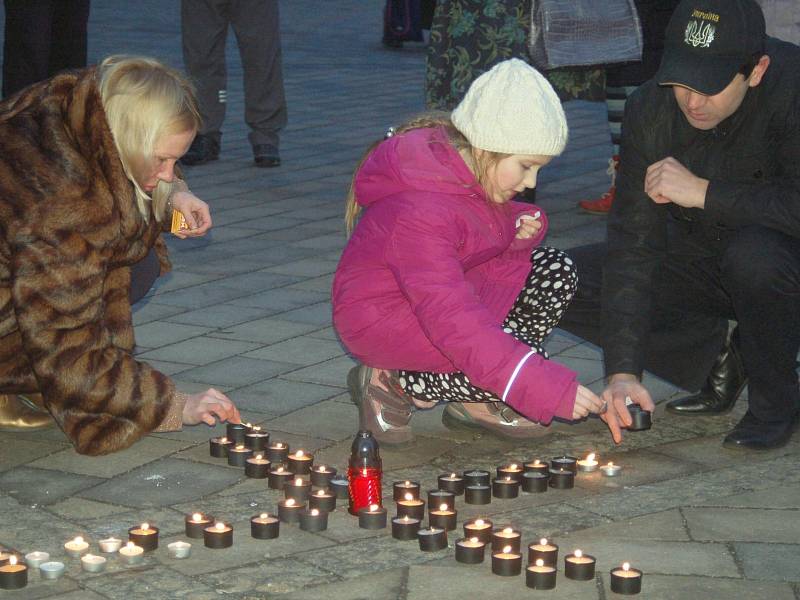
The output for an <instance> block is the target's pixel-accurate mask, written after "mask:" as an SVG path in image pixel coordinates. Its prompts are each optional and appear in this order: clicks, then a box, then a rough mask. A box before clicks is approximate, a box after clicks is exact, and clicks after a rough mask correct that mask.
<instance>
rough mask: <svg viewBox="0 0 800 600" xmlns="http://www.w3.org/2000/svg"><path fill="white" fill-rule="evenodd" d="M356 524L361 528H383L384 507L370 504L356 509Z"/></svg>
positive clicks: (384, 521)
mask: <svg viewBox="0 0 800 600" xmlns="http://www.w3.org/2000/svg"><path fill="white" fill-rule="evenodd" d="M358 526H359V527H360V528H361V529H383V528H384V527H386V509H385V508H383V507H382V506H379V505H377V504H370V505H369V506H365V507H364V508H362V509H361V510H359V511H358Z"/></svg>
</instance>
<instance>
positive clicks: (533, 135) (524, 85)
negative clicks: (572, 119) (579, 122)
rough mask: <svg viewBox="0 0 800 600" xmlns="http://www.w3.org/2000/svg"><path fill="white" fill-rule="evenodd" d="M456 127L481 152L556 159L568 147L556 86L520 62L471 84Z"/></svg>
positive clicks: (510, 62)
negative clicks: (542, 156) (537, 155)
mask: <svg viewBox="0 0 800 600" xmlns="http://www.w3.org/2000/svg"><path fill="white" fill-rule="evenodd" d="M450 118H451V119H452V121H453V125H455V126H456V128H457V129H458V130H459V131H460V132H461V133H463V134H464V136H465V137H466V138H467V139H468V140H469V143H470V144H472V145H473V146H475V147H476V148H481V149H482V150H489V151H490V152H503V153H505V154H543V155H545V156H556V155H558V154H561V152H562V151H563V150H564V146H566V145H567V135H568V133H567V119H566V117H564V109H563V108H561V101H560V100H559V99H558V96H557V95H556V93H555V91H553V87H552V86H551V85H550V83H549V82H548V81H547V80H546V79H545V78H544V77H543V76H542V74H541V73H539V72H538V71H537V70H536V69H534V68H533V67H531V66H530V65H529V64H527V63H525V62H524V61H521V60H519V59H518V58H512V59H510V60H506V61H503V62H501V63H499V64H497V65H495V66H494V67H493V68H492V69H491V70H490V71H487V72H486V73H484V74H483V75H481V76H480V77H478V78H477V79H476V80H475V81H473V82H472V85H471V86H469V90H468V91H467V95H466V96H464V99H463V100H462V101H461V103H460V104H459V105H458V106H456V108H455V110H453V112H452V114H451V115H450Z"/></svg>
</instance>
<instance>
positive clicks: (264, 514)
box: [259, 513, 269, 519]
mask: <svg viewBox="0 0 800 600" xmlns="http://www.w3.org/2000/svg"><path fill="white" fill-rule="evenodd" d="M259 517H261V518H262V519H266V518H268V517H269V515H268V514H267V513H261V514H260V515H259Z"/></svg>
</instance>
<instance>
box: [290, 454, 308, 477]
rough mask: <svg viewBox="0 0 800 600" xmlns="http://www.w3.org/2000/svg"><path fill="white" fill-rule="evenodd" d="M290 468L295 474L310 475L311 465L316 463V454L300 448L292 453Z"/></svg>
mask: <svg viewBox="0 0 800 600" xmlns="http://www.w3.org/2000/svg"><path fill="white" fill-rule="evenodd" d="M288 461H289V470H290V471H291V472H292V473H294V474H295V475H308V474H309V473H311V465H312V464H313V463H314V455H313V454H309V453H307V452H304V451H303V450H298V451H297V452H295V453H294V454H290V455H289V458H288Z"/></svg>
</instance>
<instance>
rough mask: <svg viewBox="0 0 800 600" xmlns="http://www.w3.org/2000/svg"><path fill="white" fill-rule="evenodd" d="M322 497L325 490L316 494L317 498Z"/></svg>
mask: <svg viewBox="0 0 800 600" xmlns="http://www.w3.org/2000/svg"><path fill="white" fill-rule="evenodd" d="M324 495H325V490H320V491H318V492H317V496H324Z"/></svg>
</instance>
